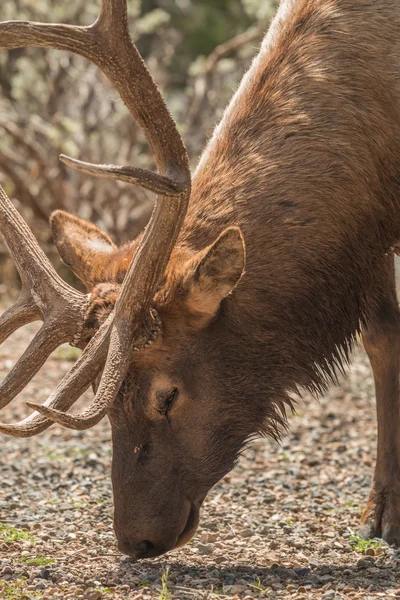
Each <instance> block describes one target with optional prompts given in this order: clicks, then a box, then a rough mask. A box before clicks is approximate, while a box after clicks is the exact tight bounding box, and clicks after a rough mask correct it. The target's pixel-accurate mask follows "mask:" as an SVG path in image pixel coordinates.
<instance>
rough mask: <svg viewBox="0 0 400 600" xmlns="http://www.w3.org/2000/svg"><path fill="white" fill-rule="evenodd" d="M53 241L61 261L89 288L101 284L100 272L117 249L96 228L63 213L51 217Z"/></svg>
mask: <svg viewBox="0 0 400 600" xmlns="http://www.w3.org/2000/svg"><path fill="white" fill-rule="evenodd" d="M50 225H51V229H52V232H53V238H54V242H55V244H56V246H57V250H58V253H59V254H60V256H61V258H62V260H63V262H64V263H65V264H66V265H67V266H68V267H69V268H70V269H71V270H72V271H73V272H74V273H75V275H76V276H77V277H79V279H80V280H81V281H83V283H84V284H85V285H86V286H87V287H88V288H89V289H90V288H92V287H93V286H94V285H95V284H96V283H99V282H100V281H103V280H104V279H103V278H102V276H101V275H102V272H103V271H104V268H105V266H106V264H108V262H109V260H110V258H111V256H112V255H113V253H114V252H115V251H116V249H117V247H116V246H115V244H114V243H113V242H112V241H111V239H110V238H109V237H108V235H107V234H106V233H104V232H103V231H101V230H100V229H99V228H98V227H96V225H93V224H92V223H89V222H88V221H84V220H83V219H79V218H78V217H75V216H74V215H71V214H69V213H67V212H64V211H63V210H57V211H56V212H54V213H53V214H52V215H51V217H50Z"/></svg>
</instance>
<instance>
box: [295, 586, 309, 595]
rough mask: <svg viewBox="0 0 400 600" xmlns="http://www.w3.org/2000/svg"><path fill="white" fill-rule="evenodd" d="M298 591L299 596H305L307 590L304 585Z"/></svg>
mask: <svg viewBox="0 0 400 600" xmlns="http://www.w3.org/2000/svg"><path fill="white" fill-rule="evenodd" d="M297 591H298V592H299V594H305V593H306V591H307V590H306V588H305V587H304V585H301V586H300V587H299V588H297Z"/></svg>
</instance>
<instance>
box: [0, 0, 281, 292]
mask: <svg viewBox="0 0 400 600" xmlns="http://www.w3.org/2000/svg"><path fill="white" fill-rule="evenodd" d="M278 3H279V2H278V0H128V5H129V15H130V28H131V33H132V37H133V39H134V40H135V42H136V44H137V46H138V48H139V50H140V52H141V53H142V55H143V57H144V59H145V61H146V63H147V65H148V67H149V69H150V71H151V73H152V75H153V77H154V78H155V80H156V82H157V84H158V85H159V86H160V88H161V90H162V93H163V94H164V96H165V98H166V101H167V104H168V106H169V108H170V110H171V112H172V114H173V116H174V118H175V120H176V121H177V123H178V127H179V130H180V132H181V134H182V136H183V138H184V140H185V143H186V145H187V149H188V152H189V156H190V159H191V162H192V166H193V167H194V166H195V165H196V162H197V160H198V157H199V155H200V154H201V151H202V149H203V148H204V146H205V143H206V141H207V139H208V138H209V136H210V134H211V133H212V130H213V128H214V126H215V125H216V123H217V122H218V121H219V120H220V118H221V115H222V113H223V109H224V108H225V106H226V105H227V103H228V101H229V99H230V97H231V96H232V94H233V92H234V91H235V89H236V88H237V85H238V83H239V81H240V79H241V77H242V75H243V73H244V72H245V71H246V69H247V68H248V66H249V64H250V62H251V59H252V58H253V56H254V55H255V54H256V53H257V49H258V47H259V44H260V41H261V40H262V37H263V34H264V32H265V31H266V29H267V27H268V23H269V21H270V18H271V16H272V15H273V14H274V12H275V10H276V7H277V5H278ZM98 6H99V1H98V0H97V1H93V2H92V1H89V2H88V0H69V1H68V2H65V0H12V1H10V0H9V1H7V0H3V1H2V2H1V6H0V20H2V21H3V20H8V19H23V20H36V21H44V22H63V23H71V24H77V25H87V24H90V23H92V22H93V21H94V20H95V18H96V16H97V14H98ZM60 153H64V154H69V155H71V156H73V157H76V158H80V159H82V160H87V161H91V162H97V163H115V164H132V165H135V166H139V167H143V168H154V164H153V161H152V158H151V154H150V152H149V150H148V147H147V144H146V141H145V139H144V137H143V135H142V134H141V132H140V130H139V128H138V127H137V126H136V124H135V122H134V121H133V119H132V117H131V116H130V114H129V113H128V111H127V110H126V108H125V106H124V105H123V103H122V101H121V100H120V99H119V96H118V94H117V93H116V92H115V90H114V89H113V88H112V86H111V85H110V84H109V82H108V80H107V79H106V78H105V77H104V76H103V75H102V73H101V72H100V71H99V69H97V67H95V66H94V65H92V64H90V63H89V62H88V61H86V60H85V59H83V58H81V57H79V56H75V55H71V54H68V53H64V52H60V51H56V50H45V49H36V48H28V49H17V50H13V51H9V52H5V51H4V52H0V183H1V184H2V185H3V187H4V188H5V190H6V192H7V193H8V194H9V196H10V197H11V199H12V200H13V202H14V203H15V205H16V206H17V208H18V210H20V212H21V213H22V214H23V216H24V218H25V219H26V221H27V222H28V224H29V225H30V227H31V228H32V230H33V231H34V233H35V235H36V236H37V237H38V239H39V241H40V243H41V245H42V247H43V248H44V249H45V251H46V253H47V254H48V256H49V257H50V258H51V260H52V261H53V263H54V264H55V265H56V266H57V268H58V269H61V271H62V275H63V276H64V277H65V278H67V279H69V280H70V281H73V280H72V279H71V278H72V275H71V274H70V273H69V272H67V270H66V269H64V268H63V267H62V266H61V265H60V264H59V260H58V258H57V253H56V251H55V249H54V247H53V245H52V240H51V235H50V229H49V227H48V218H49V215H50V214H51V212H52V211H53V210H56V209H64V210H68V211H69V212H72V213H75V214H77V215H79V216H80V217H82V218H85V219H89V220H91V221H93V222H94V223H96V224H97V225H99V226H100V227H101V228H102V229H104V230H105V231H107V233H109V234H110V235H111V237H112V238H113V239H114V241H116V242H117V243H120V242H125V241H127V240H128V239H132V238H134V237H135V236H136V235H137V234H138V233H139V232H140V231H141V230H142V229H143V228H144V226H145V225H146V223H147V220H148V218H149V216H150V214H151V210H152V206H153V202H154V197H153V196H152V195H151V194H150V193H148V192H146V191H144V190H142V189H140V188H137V187H132V186H130V185H127V184H122V183H117V182H108V181H105V180H103V179H95V178H90V177H89V176H86V175H83V174H80V173H78V172H77V171H73V170H71V169H69V168H68V167H66V166H65V165H63V164H62V163H61V162H60V161H59V160H58V155H59V154H60ZM17 289H18V276H17V274H16V272H15V269H14V266H13V264H12V261H11V260H10V259H9V258H8V254H7V252H6V250H5V249H4V248H3V247H2V246H0V295H1V296H3V297H4V296H5V295H6V294H8V293H9V292H10V290H11V292H12V291H13V290H14V291H17Z"/></svg>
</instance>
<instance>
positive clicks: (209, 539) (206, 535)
mask: <svg viewBox="0 0 400 600" xmlns="http://www.w3.org/2000/svg"><path fill="white" fill-rule="evenodd" d="M217 539H218V533H211V532H209V531H203V532H202V534H201V536H200V540H201V542H202V544H209V543H213V542H216V541H217Z"/></svg>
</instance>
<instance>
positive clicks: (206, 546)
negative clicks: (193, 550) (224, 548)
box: [197, 543, 213, 556]
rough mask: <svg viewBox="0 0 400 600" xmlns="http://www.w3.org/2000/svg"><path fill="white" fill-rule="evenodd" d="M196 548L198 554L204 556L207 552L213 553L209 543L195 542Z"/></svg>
mask: <svg viewBox="0 0 400 600" xmlns="http://www.w3.org/2000/svg"><path fill="white" fill-rule="evenodd" d="M197 550H198V551H199V554H201V555H204V556H205V555H207V554H212V553H213V549H212V546H210V545H209V544H201V543H198V544H197Z"/></svg>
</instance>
